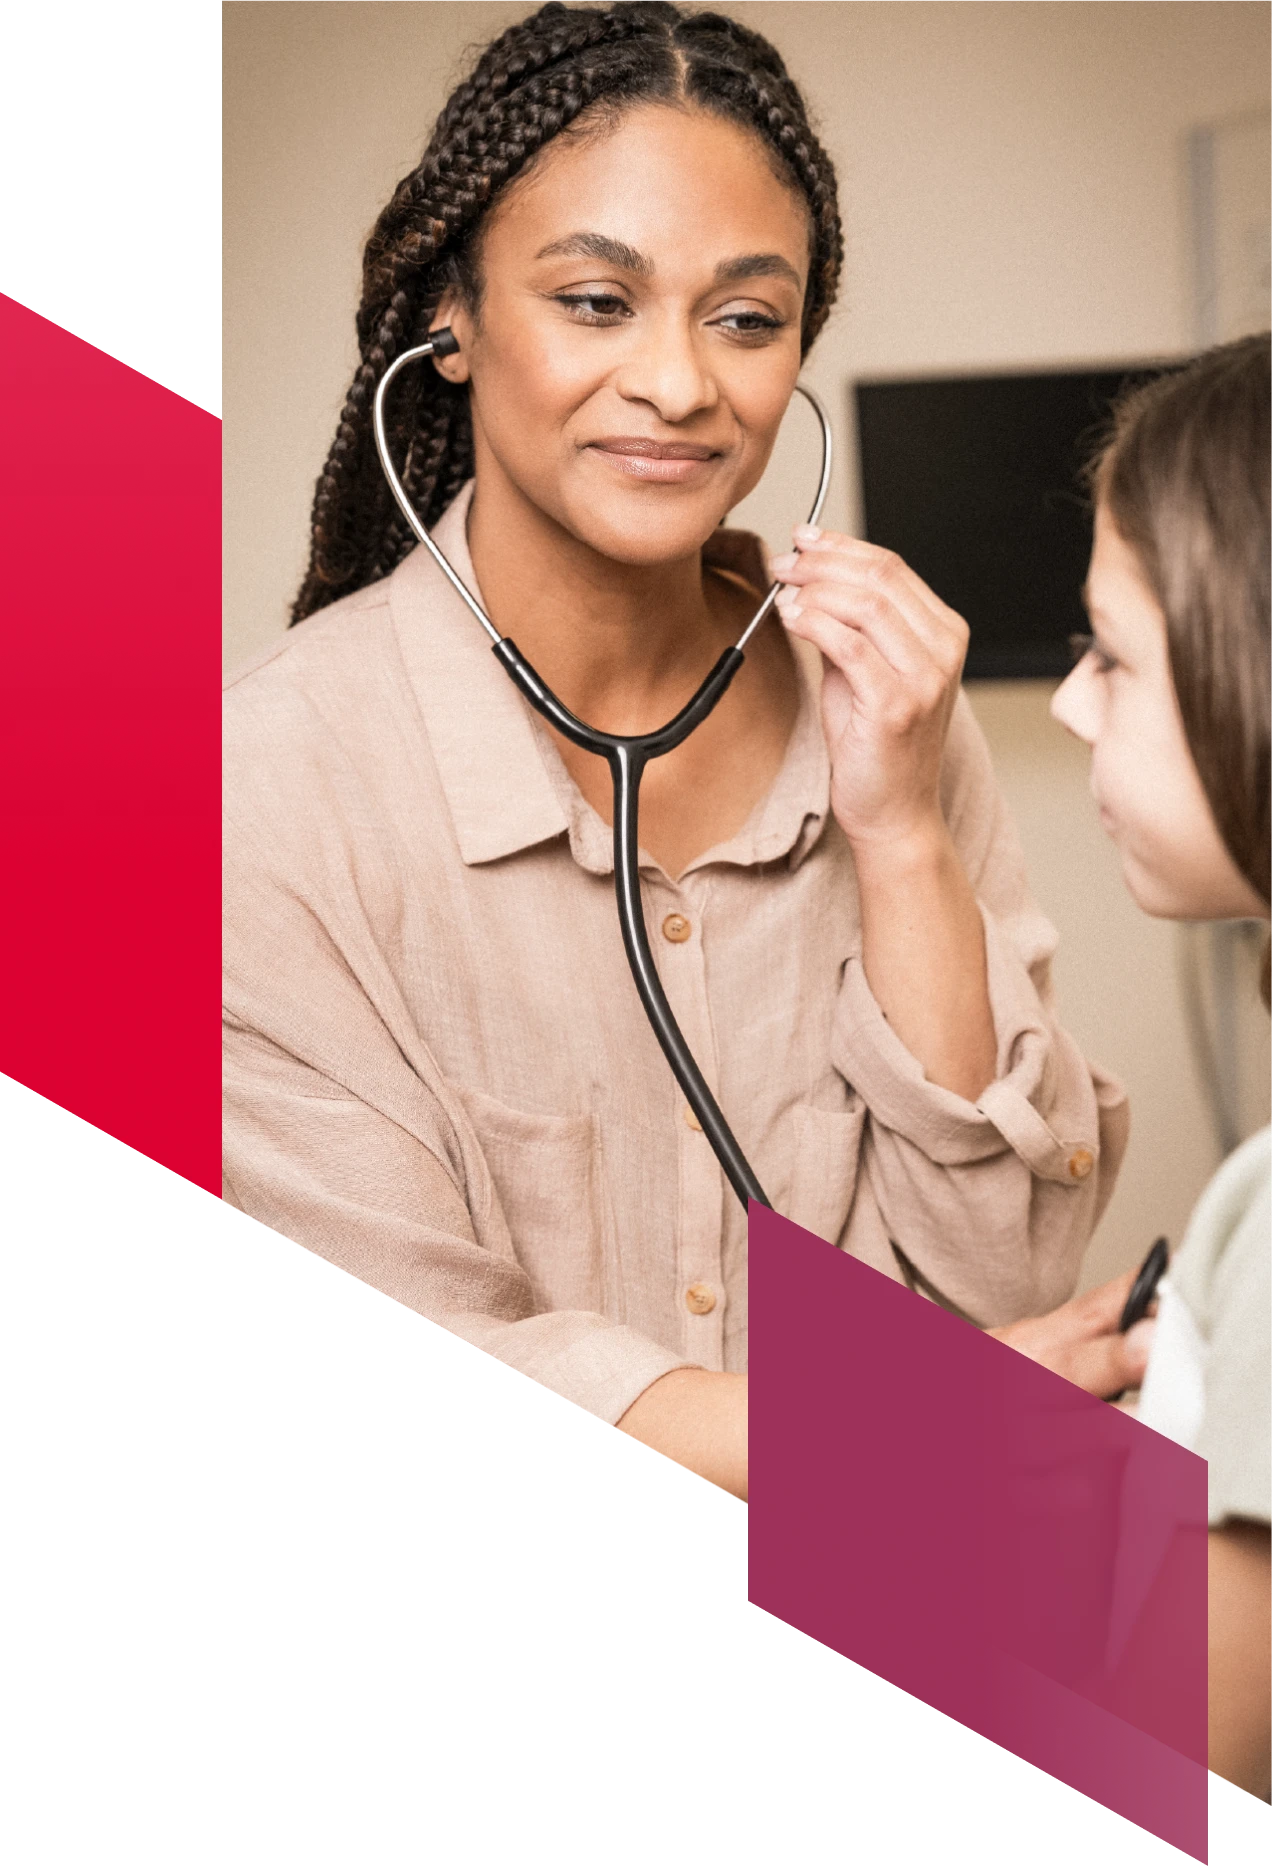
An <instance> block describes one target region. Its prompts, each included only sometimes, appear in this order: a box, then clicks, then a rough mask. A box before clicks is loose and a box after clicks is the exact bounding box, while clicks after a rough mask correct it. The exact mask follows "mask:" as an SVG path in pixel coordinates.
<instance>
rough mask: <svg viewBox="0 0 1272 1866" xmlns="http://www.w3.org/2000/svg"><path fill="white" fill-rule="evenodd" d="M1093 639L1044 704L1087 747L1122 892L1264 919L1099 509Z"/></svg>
mask: <svg viewBox="0 0 1272 1866" xmlns="http://www.w3.org/2000/svg"><path fill="white" fill-rule="evenodd" d="M1086 599H1087V608H1088V610H1089V611H1090V616H1091V628H1092V632H1093V635H1094V639H1095V645H1094V647H1093V648H1092V649H1091V651H1090V653H1088V654H1087V655H1085V656H1084V657H1083V659H1082V660H1081V661H1080V662H1079V663H1078V665H1077V667H1076V668H1075V669H1074V670H1073V672H1072V674H1070V676H1069V678H1068V679H1067V680H1066V681H1065V682H1064V684H1063V685H1062V686H1061V688H1060V690H1059V691H1058V693H1057V694H1056V696H1055V698H1054V700H1053V701H1052V703H1051V711H1052V714H1053V715H1054V717H1055V718H1056V719H1058V720H1059V721H1060V723H1061V725H1062V726H1066V727H1067V728H1068V729H1069V731H1070V732H1072V733H1074V734H1075V735H1076V736H1077V737H1078V738H1080V739H1083V740H1085V742H1086V743H1087V744H1088V745H1089V746H1090V747H1091V792H1092V795H1093V796H1094V798H1095V802H1096V806H1097V808H1098V810H1099V812H1100V822H1101V823H1102V825H1103V826H1104V828H1105V830H1106V831H1107V832H1108V834H1109V835H1110V836H1111V837H1112V838H1113V841H1114V842H1115V843H1116V844H1117V849H1118V853H1119V855H1120V856H1121V860H1122V875H1123V878H1124V880H1125V882H1126V885H1127V887H1128V888H1129V889H1130V891H1131V893H1132V894H1133V895H1134V897H1135V899H1136V901H1137V902H1138V903H1139V905H1140V906H1141V907H1142V908H1143V909H1144V911H1145V912H1146V913H1150V914H1156V915H1158V916H1160V917H1163V918H1165V919H1172V920H1223V919H1231V918H1236V917H1239V916H1243V915H1249V916H1256V915H1257V916H1260V917H1266V914H1267V908H1266V907H1265V906H1264V904H1263V902H1262V901H1261V900H1260V899H1259V897H1258V895H1257V894H1256V893H1255V892H1254V890H1253V889H1252V888H1251V887H1250V885H1249V883H1248V882H1247V881H1246V880H1245V878H1244V877H1243V876H1242V874H1241V873H1240V871H1239V869H1238V868H1237V866H1236V864H1235V863H1234V862H1233V860H1232V857H1231V856H1230V855H1229V854H1228V851H1227V849H1226V847H1225V846H1224V843H1223V840H1222V838H1221V836H1220V834H1219V831H1218V829H1217V828H1216V826H1215V820H1214V817H1213V816H1212V815H1211V811H1210V805H1209V804H1208V802H1207V801H1206V794H1205V791H1204V790H1203V789H1202V786H1201V779H1200V778H1199V777H1198V775H1197V769H1196V766H1195V765H1194V764H1193V760H1192V754H1191V752H1190V751H1189V749H1188V741H1187V739H1186V737H1185V735H1184V725H1183V720H1182V719H1181V717H1180V712H1179V703H1178V701H1177V699H1176V697H1175V686H1174V682H1173V680H1172V678H1171V672H1170V661H1169V657H1168V653H1167V646H1166V619H1165V617H1164V616H1163V614H1162V612H1161V609H1160V608H1159V606H1158V604H1157V600H1156V598H1155V597H1154V595H1153V593H1152V591H1151V590H1150V588H1149V586H1148V583H1147V581H1146V579H1145V577H1144V574H1143V571H1142V570H1141V568H1140V563H1139V559H1138V558H1137V556H1136V554H1135V552H1134V551H1133V550H1132V549H1131V547H1130V546H1129V545H1128V544H1127V543H1126V542H1125V540H1124V539H1123V538H1122V537H1121V536H1120V534H1119V533H1118V531H1117V528H1116V526H1115V525H1114V524H1113V521H1112V519H1111V518H1110V517H1109V514H1108V512H1107V510H1106V509H1105V508H1104V507H1103V506H1101V507H1100V508H1099V509H1098V510H1097V512H1096V521H1095V548H1094V550H1093V551H1092V553H1091V567H1090V572H1089V574H1088V578H1087V587H1086Z"/></svg>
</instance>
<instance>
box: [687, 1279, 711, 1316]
mask: <svg viewBox="0 0 1272 1866" xmlns="http://www.w3.org/2000/svg"><path fill="white" fill-rule="evenodd" d="M715 1305H716V1293H715V1291H714V1290H713V1289H712V1287H711V1285H710V1283H690V1285H689V1287H688V1289H687V1290H686V1291H685V1307H686V1309H688V1311H689V1313H690V1315H710V1313H711V1311H712V1309H714V1308H715Z"/></svg>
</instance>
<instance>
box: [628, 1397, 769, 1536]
mask: <svg viewBox="0 0 1272 1866" xmlns="http://www.w3.org/2000/svg"><path fill="white" fill-rule="evenodd" d="M618 1429H619V1431H620V1432H627V1433H628V1434H629V1435H630V1436H631V1437H632V1438H638V1439H639V1440H640V1441H641V1443H642V1444H643V1445H648V1446H650V1447H651V1448H652V1449H653V1450H654V1451H661V1452H662V1453H663V1455H664V1457H667V1458H674V1459H675V1461H676V1463H677V1464H683V1465H685V1466H686V1468H687V1469H688V1470H690V1471H696V1472H697V1474H698V1476H699V1477H705V1478H707V1479H708V1481H709V1482H711V1483H713V1484H719V1486H720V1488H721V1489H722V1490H731V1491H732V1492H733V1494H734V1496H735V1497H741V1498H742V1500H743V1502H745V1501H746V1494H747V1380H746V1375H745V1374H717V1373H708V1372H707V1371H706V1370H705V1369H703V1368H699V1367H678V1368H676V1369H674V1370H673V1371H672V1372H671V1373H669V1374H664V1375H663V1376H662V1378H661V1380H655V1381H654V1383H653V1385H652V1386H649V1387H646V1389H645V1391H644V1392H643V1393H642V1394H641V1396H640V1398H639V1399H638V1400H636V1401H635V1403H634V1404H633V1405H631V1406H629V1407H628V1409H627V1411H626V1412H625V1413H624V1414H623V1416H622V1418H621V1419H620V1420H619V1422H618Z"/></svg>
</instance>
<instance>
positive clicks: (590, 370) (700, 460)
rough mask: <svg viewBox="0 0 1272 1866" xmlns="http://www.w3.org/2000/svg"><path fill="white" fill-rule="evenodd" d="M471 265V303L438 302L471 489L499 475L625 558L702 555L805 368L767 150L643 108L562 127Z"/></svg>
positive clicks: (805, 239)
mask: <svg viewBox="0 0 1272 1866" xmlns="http://www.w3.org/2000/svg"><path fill="white" fill-rule="evenodd" d="M478 258H479V270H480V277H481V293H480V300H479V303H478V305H477V307H476V311H475V313H474V311H472V310H470V309H469V308H467V307H465V306H464V305H463V304H462V303H461V302H459V301H458V300H457V299H453V298H452V299H451V300H449V301H444V302H443V305H442V308H441V312H440V314H439V315H440V317H441V319H442V320H443V321H449V322H450V324H451V327H452V329H453V330H454V332H455V335H456V337H457V338H458V339H459V343H460V353H459V355H458V356H457V357H454V358H451V359H449V360H448V361H447V362H446V363H443V364H441V365H440V367H441V368H442V369H443V372H444V373H445V374H447V375H448V376H450V377H451V379H452V380H463V379H465V378H466V379H467V380H468V381H469V383H470V395H471V400H472V411H473V431H474V446H475V451H476V462H477V497H478V499H479V500H480V499H481V498H482V494H483V490H484V489H485V488H486V487H487V486H493V485H494V483H495V482H497V481H498V482H502V483H501V485H500V487H499V491H500V493H501V495H505V496H510V497H511V498H512V499H513V500H519V501H523V502H526V503H527V504H528V505H529V506H531V507H534V508H537V510H538V511H539V512H540V513H543V514H546V515H547V516H548V517H549V518H550V519H552V520H555V521H556V523H558V524H559V525H561V526H562V527H563V528H564V529H565V530H566V531H567V532H568V533H570V534H571V535H572V536H574V537H576V538H578V539H579V540H580V541H582V542H583V543H585V544H587V545H589V546H591V547H592V548H593V549H594V550H596V551H597V552H599V553H600V554H601V555H603V556H605V557H607V558H610V559H614V560H617V561H619V562H622V563H628V564H640V565H652V564H661V563H671V562H674V561H676V560H679V559H683V558H685V557H688V556H690V555H692V554H693V553H696V552H697V550H698V549H699V548H700V546H701V545H702V544H703V542H704V541H705V539H706V538H707V537H708V536H709V535H710V533H711V532H712V531H713V530H714V529H715V527H716V526H717V525H718V524H719V523H720V521H721V519H722V518H723V517H724V515H725V514H726V513H727V512H728V511H729V509H730V508H731V507H732V506H734V505H736V504H737V503H738V501H739V500H740V499H742V498H743V497H744V496H745V495H746V494H747V493H748V492H749V491H750V490H751V489H752V487H753V486H754V485H755V484H756V482H757V481H758V480H759V478H760V476H761V474H762V473H763V470H764V466H765V464H766V462H767V460H768V457H769V453H770V450H771V449H772V446H773V442H774V440H775V438H776V435H777V430H778V426H779V424H780V422H781V418H782V415H783V413H784V411H785V409H786V406H787V403H788V401H789V399H790V396H791V393H792V391H793V389H794V386H795V379H796V376H797V375H798V373H799V365H800V316H801V312H802V309H803V303H804V290H805V285H806V281H807V275H808V260H809V227H808V219H807V215H806V212H805V209H804V206H803V203H802V200H801V199H800V197H799V196H798V195H797V194H795V193H793V192H792V191H791V189H790V187H789V186H787V185H786V184H785V183H784V182H782V181H781V180H779V179H778V177H777V175H776V174H775V173H774V171H773V167H772V165H771V164H770V162H769V160H768V158H767V156H766V153H765V151H764V148H763V146H762V145H761V143H760V142H759V141H758V139H757V138H755V137H754V136H752V135H750V134H748V133H747V132H746V131H745V130H743V129H741V128H739V127H737V126H736V125H734V124H732V123H729V122H726V121H724V120H722V119H721V118H719V117H715V116H712V115H710V114H708V113H706V112H702V111H696V110H679V109H670V108H664V107H659V106H649V105H643V106H640V107H638V108H636V109H633V110H631V111H629V112H627V113H626V114H625V115H624V116H622V117H621V118H620V119H619V121H618V123H617V124H616V125H615V126H613V127H612V128H607V127H605V126H600V127H597V128H595V129H592V130H589V131H587V132H585V133H583V134H581V135H578V136H571V135H568V134H566V135H562V136H560V137H558V138H557V140H556V141H555V142H553V143H551V144H550V145H549V146H548V148H547V149H546V150H545V152H544V154H543V156H542V158H541V159H540V160H539V162H537V163H536V164H535V166H534V168H533V169H532V170H531V172H530V173H529V174H528V175H527V176H526V177H525V179H524V180H522V181H520V182H518V183H515V184H514V185H513V186H512V187H511V188H510V189H509V191H508V194H507V196H506V197H505V198H504V199H503V200H501V201H500V202H499V204H498V205H497V207H496V208H494V209H493V210H492V212H491V216H490V219H489V222H488V223H487V225H486V227H485V228H484V229H483V233H482V238H481V246H480V252H479V255H478ZM501 502H502V500H501Z"/></svg>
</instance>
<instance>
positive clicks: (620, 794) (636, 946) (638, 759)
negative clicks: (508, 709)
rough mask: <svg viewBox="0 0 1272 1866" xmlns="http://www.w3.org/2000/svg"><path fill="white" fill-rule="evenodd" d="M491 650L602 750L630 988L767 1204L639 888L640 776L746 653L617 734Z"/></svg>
mask: <svg viewBox="0 0 1272 1866" xmlns="http://www.w3.org/2000/svg"><path fill="white" fill-rule="evenodd" d="M491 652H492V653H493V654H494V656H495V658H496V660H498V661H499V662H501V663H502V665H503V667H504V668H505V669H506V670H507V672H508V674H509V676H510V677H511V679H512V681H513V682H514V684H515V685H516V687H517V688H518V689H519V691H520V692H521V693H523V694H524V695H525V697H526V699H527V700H528V701H529V702H530V704H531V706H533V707H534V708H535V710H536V711H537V712H539V713H541V714H542V715H543V717H544V718H545V719H546V720H548V721H549V723H550V724H551V725H554V726H555V727H556V729H557V731H558V732H561V733H563V734H564V735H565V737H566V738H568V739H572V740H573V741H574V743H575V744H576V745H580V746H582V747H583V749H584V750H585V751H589V752H594V753H595V754H596V755H597V756H598V757H601V758H604V760H605V762H606V763H607V764H608V766H609V772H610V781H611V783H612V784H613V786H614V894H615V900H616V904H617V907H618V924H619V927H620V929H621V931H622V935H623V949H624V951H625V952H626V954H627V963H628V965H629V966H630V967H631V973H632V978H633V980H634V981H635V985H636V990H637V992H638V993H639V994H640V1001H641V1004H642V1005H643V1006H644V1009H645V1015H646V1017H647V1018H648V1019H649V1022H650V1025H651V1026H652V1028H653V1032H654V1035H655V1036H656V1037H657V1038H658V1041H659V1043H660V1044H661V1046H662V1052H663V1055H664V1056H665V1057H666V1058H667V1061H668V1063H669V1064H670V1065H671V1072H672V1074H673V1075H674V1076H675V1078H676V1081H677V1082H678V1083H679V1084H680V1087H681V1089H682V1090H683V1092H684V1097H685V1100H686V1101H687V1102H688V1103H689V1106H690V1107H691V1108H692V1109H693V1111H694V1113H695V1115H697V1117H698V1121H699V1123H700V1124H701V1127H702V1131H703V1133H704V1134H705V1135H706V1137H707V1139H708V1140H709V1141H710V1143H711V1146H712V1149H713V1151H714V1153H715V1156H716V1158H717V1160H719V1162H720V1165H721V1167H722V1168H723V1170H724V1173H725V1175H726V1177H727V1179H728V1181H729V1184H730V1185H731V1186H732V1187H733V1190H734V1191H735V1192H736V1193H737V1195H738V1198H739V1199H740V1200H741V1201H742V1205H743V1208H744V1209H745V1208H746V1207H747V1205H748V1204H749V1203H750V1201H751V1200H752V1199H754V1200H755V1201H756V1203H757V1204H759V1205H768V1204H769V1200H768V1199H767V1198H766V1196H765V1193H764V1189H763V1187H762V1186H761V1185H760V1182H759V1180H758V1179H757V1178H756V1176H755V1173H754V1172H753V1171H752V1168H751V1165H750V1162H749V1161H748V1159H747V1157H746V1155H745V1154H744V1153H743V1151H742V1149H741V1147H740V1146H739V1145H738V1143H737V1140H736V1138H735V1136H734V1134H733V1130H732V1129H731V1128H730V1126H729V1124H728V1122H727V1121H726V1120H725V1118H724V1115H723V1114H722V1113H721V1110H720V1104H719V1103H718V1102H717V1101H716V1098H715V1096H714V1095H713V1094H712V1093H711V1090H710V1089H709V1088H708V1087H707V1084H706V1082H705V1080H704V1079H703V1075H702V1071H701V1070H700V1069H699V1068H698V1065H697V1063H696V1062H695V1061H694V1059H693V1052H692V1051H691V1050H690V1048H689V1045H688V1044H687V1043H686V1042H685V1039H684V1035H683V1033H682V1031H681V1029H680V1026H679V1024H678V1023H677V1022H676V1019H675V1014H674V1013H673V1011H672V1008H671V1006H670V1004H669V1003H668V1002H667V994H666V992H665V991H664V990H663V987H662V980H661V979H660V978H659V976H658V968H657V967H656V966H655V964H654V956H653V953H652V952H651V951H650V949H649V934H648V931H647V929H646V926H645V909H644V904H643V902H642V900H641V892H640V781H641V778H642V777H643V776H644V772H645V766H646V765H647V764H648V763H649V761H650V759H651V758H659V757H661V756H662V754H663V753H664V752H670V751H674V750H675V748H676V746H677V745H680V744H682V743H683V742H684V740H685V739H687V738H688V736H689V734H690V733H691V732H692V731H693V730H694V728H695V726H698V725H700V724H701V723H702V721H703V720H704V719H705V718H706V717H707V714H708V713H709V712H710V711H711V710H712V708H713V707H714V706H715V704H716V702H717V701H718V700H719V699H720V697H721V696H722V694H723V693H724V691H725V689H726V688H727V687H728V685H729V682H730V681H731V680H732V679H733V676H734V675H735V674H736V673H737V671H738V669H739V668H740V667H741V665H742V663H743V661H744V660H745V659H746V657H745V655H743V654H742V653H741V651H740V650H739V649H737V648H726V649H725V651H724V653H723V654H722V655H721V656H720V659H719V660H718V661H717V662H716V664H715V666H714V667H713V668H712V670H711V672H710V673H709V674H708V675H707V677H706V679H705V680H704V681H703V683H702V685H701V686H700V687H699V688H698V691H697V692H696V693H695V694H694V696H693V698H692V699H691V700H690V701H689V702H688V704H687V705H686V706H683V707H682V708H681V710H680V711H679V712H678V713H677V714H676V716H675V718H674V719H671V720H669V721H668V722H667V724H666V725H665V726H663V727H661V728H660V730H659V731H657V732H647V733H642V734H640V735H639V736H638V737H632V738H623V737H620V736H619V735H617V734H615V733H609V732H598V731H597V730H596V728H595V727H594V726H589V725H588V724H587V723H586V722H585V721H584V720H582V719H579V718H578V717H577V716H576V715H575V714H574V713H572V712H571V711H570V709H569V707H568V706H563V705H562V704H561V702H560V700H558V699H557V697H556V695H555V693H553V691H552V689H551V688H550V687H549V686H548V685H547V683H546V681H544V680H543V679H542V678H541V677H540V676H539V675H538V674H537V673H536V672H535V670H534V668H533V667H532V666H531V664H530V662H529V661H527V660H526V658H525V656H524V655H523V654H522V653H521V650H520V649H519V648H518V647H517V644H516V643H515V642H514V641H513V640H512V639H511V637H509V636H507V635H505V636H504V637H503V639H502V640H501V641H497V642H495V643H494V645H493V647H492V650H491Z"/></svg>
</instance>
